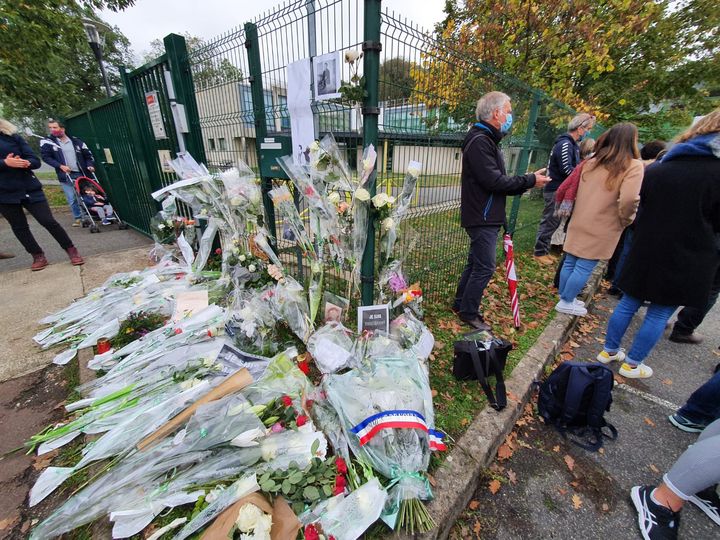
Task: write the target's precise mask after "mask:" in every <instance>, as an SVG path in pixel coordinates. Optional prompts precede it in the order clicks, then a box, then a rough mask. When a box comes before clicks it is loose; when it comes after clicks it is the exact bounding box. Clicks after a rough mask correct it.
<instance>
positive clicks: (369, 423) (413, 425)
mask: <svg viewBox="0 0 720 540" xmlns="http://www.w3.org/2000/svg"><path fill="white" fill-rule="evenodd" d="M383 429H419V430H421V431H424V432H425V433H427V434H428V444H429V445H430V449H431V450H446V449H447V447H446V446H445V444H444V443H443V442H442V439H443V434H442V433H440V432H439V431H433V430H432V429H430V428H428V426H427V422H425V418H424V417H423V415H422V414H420V413H419V412H417V411H410V410H396V411H385V412H381V413H378V414H374V415H372V416H370V417H368V418H366V419H365V420H363V421H362V422H360V423H359V424H358V425H356V426H355V427H354V428H352V429H351V430H350V431H352V432H353V433H354V434H355V435H357V436H358V438H359V439H360V446H365V445H366V444H367V443H369V442H370V441H371V440H372V438H373V437H375V435H377V434H378V433H379V432H380V431H382V430H383Z"/></svg>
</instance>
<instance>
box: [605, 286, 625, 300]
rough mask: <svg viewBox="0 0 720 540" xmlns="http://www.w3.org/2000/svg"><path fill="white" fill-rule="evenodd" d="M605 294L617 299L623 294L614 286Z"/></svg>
mask: <svg viewBox="0 0 720 540" xmlns="http://www.w3.org/2000/svg"><path fill="white" fill-rule="evenodd" d="M607 292H608V294H609V295H610V296H617V297H618V298H619V297H621V296H622V295H623V292H622V291H621V290H620V289H618V288H617V287H615V286H614V285H613V286H612V287H610V288H609V289H608V291H607Z"/></svg>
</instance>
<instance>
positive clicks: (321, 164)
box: [310, 134, 353, 192]
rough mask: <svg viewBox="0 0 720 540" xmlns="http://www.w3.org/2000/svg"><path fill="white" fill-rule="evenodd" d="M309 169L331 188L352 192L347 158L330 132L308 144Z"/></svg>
mask: <svg viewBox="0 0 720 540" xmlns="http://www.w3.org/2000/svg"><path fill="white" fill-rule="evenodd" d="M310 169H311V170H312V173H311V174H312V175H313V176H315V177H316V178H314V180H315V179H317V180H318V181H321V182H323V183H324V184H326V185H328V186H329V187H331V188H332V189H335V190H340V191H347V192H352V191H353V187H352V179H351V175H350V169H349V167H348V166H347V160H346V159H345V157H344V156H343V154H342V152H341V151H340V148H339V147H338V145H337V142H336V141H335V137H333V135H332V134H328V135H325V137H323V138H322V140H321V141H320V142H318V141H315V142H314V143H313V144H311V145H310Z"/></svg>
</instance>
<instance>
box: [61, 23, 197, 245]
mask: <svg viewBox="0 0 720 540" xmlns="http://www.w3.org/2000/svg"><path fill="white" fill-rule="evenodd" d="M165 47H166V51H167V53H166V54H163V55H162V56H160V57H159V58H157V59H155V60H154V61H152V62H150V63H148V64H146V65H144V66H142V67H140V68H138V69H135V70H133V71H130V72H127V71H125V70H124V69H122V70H121V76H122V81H123V88H122V89H121V93H120V94H118V95H117V96H114V97H112V98H110V99H108V100H105V101H102V102H100V103H97V104H95V105H93V106H92V107H91V108H89V109H87V110H85V111H82V112H80V113H76V114H74V115H72V116H70V117H68V118H67V119H66V123H67V128H68V131H69V132H70V133H71V134H73V135H75V136H77V137H80V138H81V139H82V140H84V141H85V142H86V143H87V144H88V147H90V149H91V150H92V152H93V155H94V156H95V160H96V162H97V164H98V177H99V180H100V182H101V184H102V185H103V186H104V187H105V188H106V189H107V190H108V192H109V193H110V196H111V199H112V201H113V204H114V205H115V206H116V208H117V209H118V213H119V214H120V216H121V217H122V218H123V219H124V220H125V221H126V222H127V223H128V224H129V225H130V226H131V227H133V228H134V229H136V230H138V231H140V232H142V233H145V234H148V235H149V234H150V220H151V218H152V217H153V215H155V213H156V212H157V206H156V204H155V201H154V200H153V198H152V197H151V193H152V192H153V191H155V190H157V189H160V188H161V187H163V186H165V185H167V184H169V183H172V182H173V181H174V180H175V176H174V174H172V173H171V172H170V171H171V170H170V169H169V168H168V167H167V165H163V163H162V162H161V159H165V158H169V159H173V158H174V157H175V155H176V154H177V152H179V151H184V150H187V151H189V152H190V153H191V154H192V155H193V156H194V157H195V158H196V159H198V161H204V159H205V153H204V149H203V147H202V141H201V139H200V136H199V133H200V130H199V128H198V127H197V126H198V125H199V120H198V116H197V104H196V103H195V96H194V92H193V91H192V74H191V72H190V68H189V65H188V63H187V49H186V46H185V39H184V38H183V37H182V36H177V35H174V34H171V35H170V36H167V37H166V38H165ZM176 118H177V119H178V124H176Z"/></svg>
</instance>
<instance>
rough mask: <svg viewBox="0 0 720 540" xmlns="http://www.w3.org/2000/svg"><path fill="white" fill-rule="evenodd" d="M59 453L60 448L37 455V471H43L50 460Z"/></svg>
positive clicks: (34, 461) (34, 460)
mask: <svg viewBox="0 0 720 540" xmlns="http://www.w3.org/2000/svg"><path fill="white" fill-rule="evenodd" d="M58 453H59V450H52V451H51V452H48V453H47V454H43V455H42V456H35V457H34V458H33V468H34V469H35V470H36V471H42V470H43V469H45V468H47V466H48V465H50V462H51V461H52V460H53V459H54V458H55V456H57V455H58Z"/></svg>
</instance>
